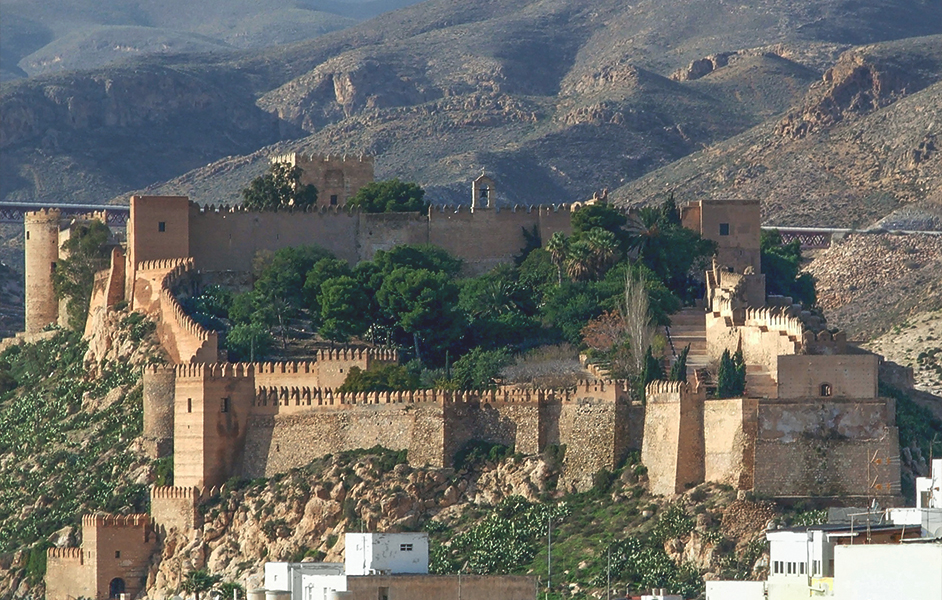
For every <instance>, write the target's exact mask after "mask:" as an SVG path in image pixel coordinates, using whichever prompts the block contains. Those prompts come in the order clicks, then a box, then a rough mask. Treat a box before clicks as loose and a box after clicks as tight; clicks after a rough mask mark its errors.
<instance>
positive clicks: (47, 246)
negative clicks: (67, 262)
mask: <svg viewBox="0 0 942 600" xmlns="http://www.w3.org/2000/svg"><path fill="white" fill-rule="evenodd" d="M60 218H61V214H60V213H59V209H56V208H50V209H43V210H38V211H36V212H28V213H26V214H25V215H24V217H23V222H24V224H25V226H26V240H25V246H26V333H37V332H39V331H42V329H43V327H45V326H47V325H49V324H51V323H55V322H56V321H57V319H58V318H59V301H58V300H56V295H55V292H54V291H53V288H52V273H53V271H55V269H56V262H57V261H58V260H59V220H60Z"/></svg>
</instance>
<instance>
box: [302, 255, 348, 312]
mask: <svg viewBox="0 0 942 600" xmlns="http://www.w3.org/2000/svg"><path fill="white" fill-rule="evenodd" d="M345 275H347V276H351V275H353V271H352V270H351V269H350V265H348V264H347V261H345V260H341V259H339V258H322V259H321V260H319V261H317V262H316V263H314V266H313V267H311V270H310V271H308V272H307V275H306V276H305V279H304V289H303V292H304V301H305V304H306V305H307V307H308V308H309V309H310V310H311V317H312V318H314V320H317V318H319V317H320V313H321V305H320V300H319V298H320V295H321V285H322V284H323V283H324V282H325V281H327V280H328V279H334V278H336V277H343V276H345Z"/></svg>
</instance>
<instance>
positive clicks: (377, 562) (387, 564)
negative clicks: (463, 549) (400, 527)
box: [344, 533, 428, 575]
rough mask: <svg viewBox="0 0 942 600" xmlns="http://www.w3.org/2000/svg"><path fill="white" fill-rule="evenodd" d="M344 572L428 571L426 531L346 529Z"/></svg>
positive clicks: (360, 573) (354, 573) (357, 573)
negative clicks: (358, 531) (347, 531)
mask: <svg viewBox="0 0 942 600" xmlns="http://www.w3.org/2000/svg"><path fill="white" fill-rule="evenodd" d="M344 542H345V549H344V559H345V561H344V564H345V566H346V574H347V575H370V574H371V573H428V534H427V533H348V534H346V535H345V536H344Z"/></svg>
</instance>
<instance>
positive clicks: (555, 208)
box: [429, 202, 582, 216]
mask: <svg viewBox="0 0 942 600" xmlns="http://www.w3.org/2000/svg"><path fill="white" fill-rule="evenodd" d="M581 207H582V205H581V204H580V203H578V202H577V203H574V204H567V203H562V204H527V205H520V204H514V205H513V206H509V207H503V208H501V207H500V206H496V207H494V208H493V209H491V210H490V212H493V213H510V214H538V215H552V214H555V213H563V214H566V213H571V212H575V211H577V210H579V209H580V208H581ZM478 210H480V209H478ZM434 213H440V214H451V213H454V214H463V213H467V214H468V215H469V216H470V215H473V214H474V211H472V210H471V205H470V204H433V205H431V206H429V214H434Z"/></svg>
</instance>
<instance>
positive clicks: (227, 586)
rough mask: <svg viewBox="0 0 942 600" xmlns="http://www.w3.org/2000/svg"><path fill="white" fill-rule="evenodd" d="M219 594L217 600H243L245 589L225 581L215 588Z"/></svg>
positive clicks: (232, 582)
mask: <svg viewBox="0 0 942 600" xmlns="http://www.w3.org/2000/svg"><path fill="white" fill-rule="evenodd" d="M216 590H217V591H218V592H219V600H233V599H235V600H243V599H244V598H245V588H244V587H242V586H241V585H239V584H238V583H235V582H234V581H227V582H225V583H220V584H219V585H217V586H216Z"/></svg>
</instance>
